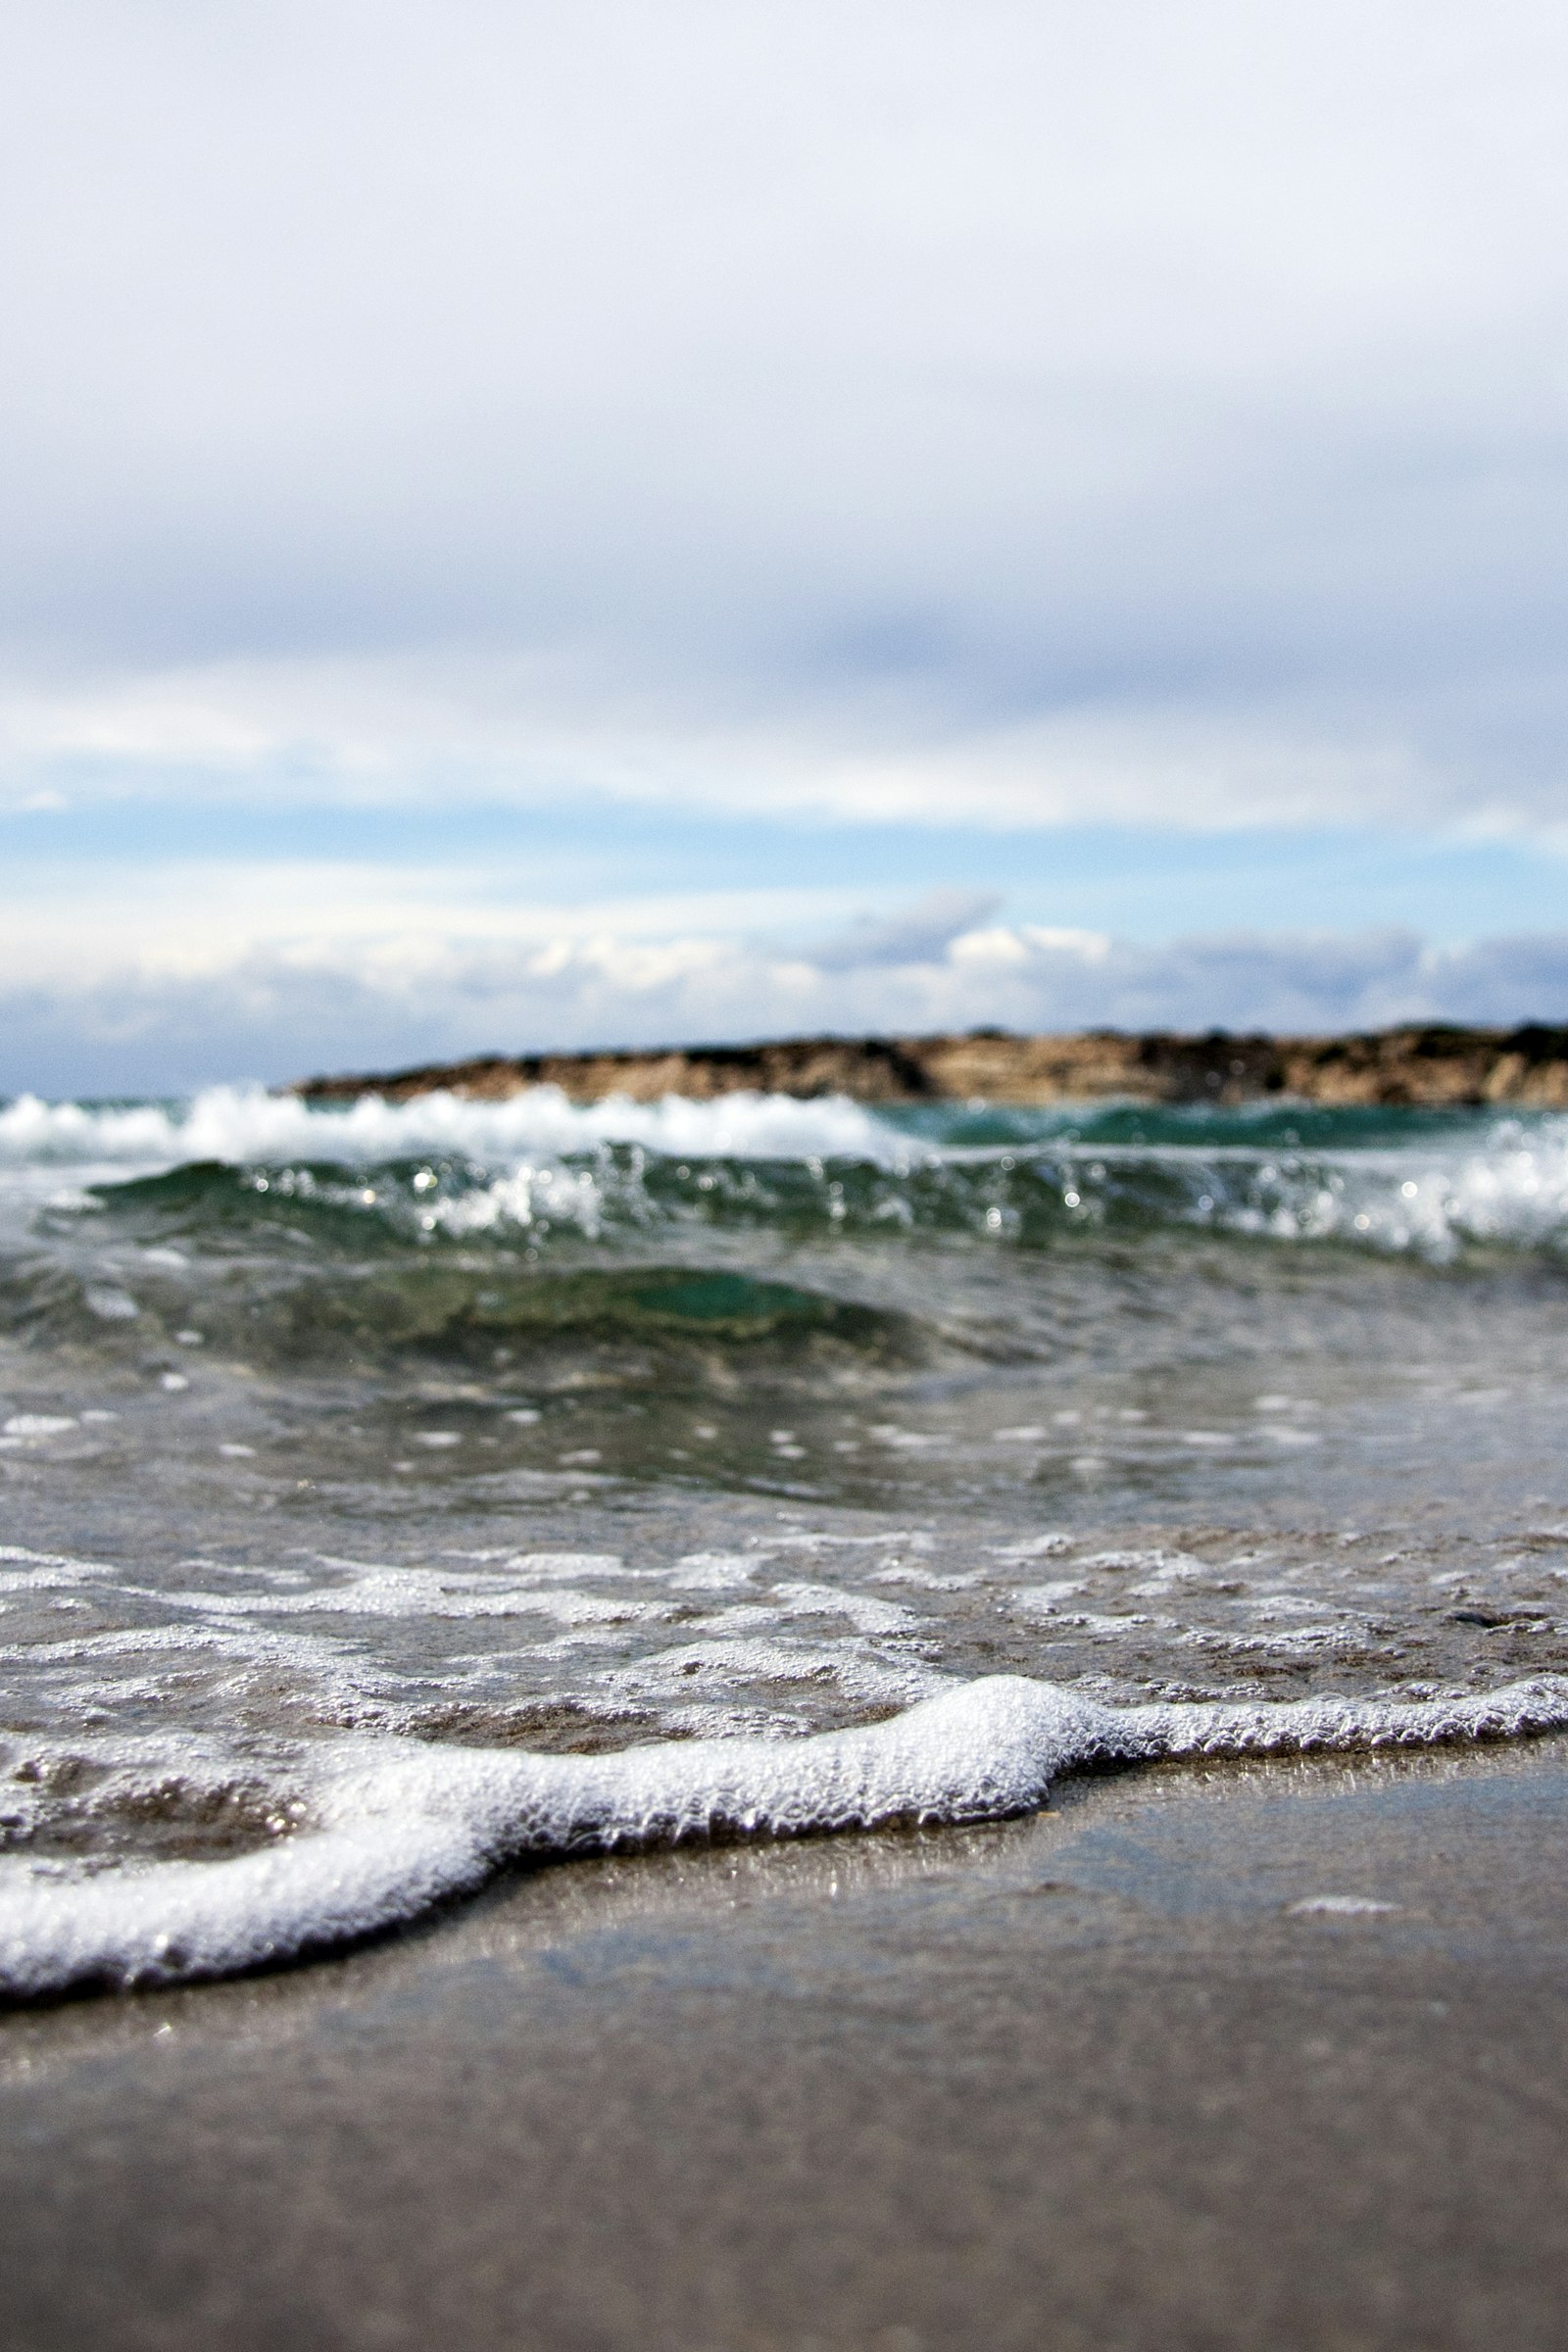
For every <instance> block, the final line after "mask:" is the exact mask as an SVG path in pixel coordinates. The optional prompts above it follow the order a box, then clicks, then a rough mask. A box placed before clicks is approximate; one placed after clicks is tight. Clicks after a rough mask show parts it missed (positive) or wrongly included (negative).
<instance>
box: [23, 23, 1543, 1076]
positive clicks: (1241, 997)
mask: <svg viewBox="0 0 1568 2352" xmlns="http://www.w3.org/2000/svg"><path fill="white" fill-rule="evenodd" d="M1565 198H1568V18H1565V17H1564V15H1563V13H1562V11H1561V10H1560V8H1552V7H1547V6H1545V5H1541V4H1538V0H1494V5H1493V6H1491V7H1490V8H1489V9H1487V10H1486V11H1482V10H1478V9H1476V8H1475V7H1474V6H1472V5H1465V6H1462V7H1461V6H1456V5H1450V4H1449V0H1422V4H1421V5H1419V6H1417V5H1413V4H1406V0H1382V4H1378V0H1374V4H1373V5H1370V6H1369V5H1367V0H1358V4H1357V5H1356V6H1354V7H1351V6H1348V5H1341V0H1311V4H1310V5H1299V4H1298V0H1276V4H1274V5H1270V6H1269V7H1267V8H1259V7H1257V6H1256V4H1255V0H1245V4H1244V0H1100V4H1099V5H1097V6H1096V7H1095V8H1093V9H1087V8H1084V7H1083V6H1082V5H1074V6H1071V7H1069V6H1066V5H1060V4H1058V0H1028V4H1027V5H1014V4H1013V0H966V5H964V6H963V7H961V8H960V7H959V6H957V5H956V4H949V5H943V6H936V5H929V4H928V0H899V5H896V6H895V5H891V4H888V0H833V4H832V5H827V4H825V0H788V4H787V5H785V4H782V0H747V5H746V7H745V8H736V7H734V6H733V5H725V6H719V5H717V0H661V5H659V6H657V7H655V6H652V5H649V4H648V0H643V4H642V5H619V4H615V0H574V5H573V6H572V7H570V8H564V7H551V8H545V7H542V6H536V5H532V4H530V0H506V4H505V5H500V4H496V5H492V4H491V0H444V5H443V6H442V7H441V8H440V9H439V10H436V9H431V8H429V7H428V6H424V5H420V6H413V5H409V4H407V0H373V4H372V0H309V5H305V4H302V0H266V4H265V5H263V4H262V0H225V4H224V5H222V6H218V5H216V4H211V5H209V4H204V0H122V4H120V5H114V4H111V0H52V5H51V6H50V7H49V8H48V9H33V10H15V11H12V12H9V14H8V16H7V18H6V21H5V24H4V26H3V27H0V202H3V204H4V207H5V218H6V220H7V222H8V234H7V235H6V236H5V237H4V238H3V239H0V319H3V321H4V326H3V330H0V332H3V336H4V346H5V365H4V367H3V368H0V437H3V440H0V445H3V447H4V449H5V452H6V456H7V461H8V462H7V463H6V465H5V466H3V468H0V546H3V548H4V550H5V555H6V561H5V563H4V564H3V565H0V918H3V919H0V1090H9V1091H18V1090H22V1089H33V1090H36V1091H39V1092H42V1093H45V1094H66V1093H73V1092H89V1093H97V1094H128V1093H138V1092H143V1091H159V1092H164V1091H177V1090H180V1089H183V1088H186V1087H192V1086H196V1085H200V1084H203V1083H207V1082H210V1081H212V1080H216V1079H225V1078H244V1077H256V1078H263V1079H268V1080H275V1079H282V1078H287V1077H289V1076H293V1075H299V1074H303V1073H305V1072H307V1071H315V1070H322V1069H342V1068H363V1067H386V1066H395V1065H397V1064H399V1063H409V1062H413V1061H417V1060H423V1059H427V1058H431V1057H437V1056H445V1055H450V1054H465V1053H470V1052H475V1051H484V1050H502V1051H527V1050H533V1049H537V1048H541V1047H570V1046H587V1045H600V1044H630V1045H636V1044H647V1043H658V1042H666V1041H696V1040H700V1039H705V1038H711V1039H720V1038H732V1039H733V1038H741V1037H750V1036H760V1035H765V1034H780V1033H789V1032H795V1031H800V1030H839V1031H850V1032H853V1031H858V1030H863V1029H868V1028H891V1029H902V1030H929V1029H935V1028H949V1027H962V1026H969V1025H973V1024H976V1023H982V1022H995V1023H1000V1024H1003V1025H1005V1026H1008V1027H1016V1028H1037V1027H1039V1028H1049V1027H1072V1026H1078V1025H1086V1024H1091V1023H1099V1022H1111V1023H1115V1024H1116V1025H1119V1026H1127V1027H1146V1026H1172V1027H1208V1026H1210V1025H1215V1024H1218V1025H1224V1026H1228V1027H1231V1028H1242V1029H1245V1028H1250V1027H1275V1028H1289V1029H1295V1030H1316V1029H1337V1028H1343V1027H1347V1026H1371V1025H1376V1024H1378V1023H1381V1022H1385V1021H1392V1020H1397V1019H1404V1018H1418V1017H1419V1018H1426V1017H1449V1018H1457V1019H1477V1020H1496V1021H1514V1020H1519V1019H1524V1018H1545V1019H1558V1020H1563V1019H1568V905H1565V894H1564V883H1565V881H1568V774H1565V767H1568V653H1565V648H1568V632H1565V620H1568V610H1565V597H1564V585H1565V572H1568V556H1565V552H1564V551H1565V549H1568V535H1565V529H1564V525H1565V522H1568V466H1565V455H1568V433H1565V424H1568V240H1565V239H1564V237H1563V235H1562V222H1563V220H1564V218H1565Z"/></svg>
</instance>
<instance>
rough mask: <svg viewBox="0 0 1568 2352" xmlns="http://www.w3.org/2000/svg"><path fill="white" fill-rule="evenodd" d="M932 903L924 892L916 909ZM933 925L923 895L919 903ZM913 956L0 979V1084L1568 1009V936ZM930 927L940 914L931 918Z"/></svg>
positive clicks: (599, 959)
mask: <svg viewBox="0 0 1568 2352" xmlns="http://www.w3.org/2000/svg"><path fill="white" fill-rule="evenodd" d="M916 912H917V913H918V910H916ZM924 919H925V920H926V922H927V924H928V926H929V922H930V917H929V911H927V914H926V916H925V918H924ZM918 928H919V924H918V921H917V920H914V919H911V922H910V926H909V937H910V952H909V954H908V956H907V959H906V960H904V961H890V960H888V958H887V956H886V953H885V949H886V944H887V943H886V939H885V937H883V938H879V937H878V936H877V935H875V934H874V933H869V932H868V935H867V939H866V948H867V953H866V956H865V958H864V960H861V961H858V962H857V961H854V960H852V958H851V956H850V954H849V952H848V951H847V950H846V947H845V943H844V941H843V940H842V939H841V941H840V942H839V943H838V945H837V949H836V952H835V955H834V956H833V957H832V958H830V959H820V958H818V959H813V958H812V957H810V956H807V955H802V954H800V953H793V952H790V951H787V950H783V949H780V948H778V947H776V946H775V947H770V946H769V945H768V944H767V943H766V942H765V941H763V942H758V941H750V942H749V941H747V940H744V939H740V938H736V937H733V936H731V937H722V936H717V935H714V934H707V935H687V936H684V937H674V938H668V939H662V940H637V939H632V938H627V937H625V936H616V935H614V934H612V933H608V932H599V933H582V934H577V935H575V936H571V937H561V938H557V939H554V940H549V941H543V942H532V943H523V944H520V945H519V944H517V943H514V942H505V941H498V942H494V943H491V944H490V945H489V946H488V947H485V946H482V945H477V944H474V943H468V944H466V945H463V946H448V947H446V948H445V949H442V948H441V947H439V946H438V945H437V944H435V943H432V942H430V941H428V940H426V941H419V942H415V943H412V944H411V943H407V942H404V943H400V942H397V941H394V940H385V941H380V942H371V943H365V944H363V945H361V946H358V947H355V948H352V949H347V950H345V949H344V948H342V947H341V946H340V947H338V948H335V949H333V950H331V951H329V952H327V951H312V950H310V949H308V948H303V947H301V948H296V949H294V950H292V951H290V952H287V953H280V952H278V951H276V950H264V951H255V952H251V953H249V954H247V955H244V956H238V957H236V958H235V959H233V960H232V961H231V962H230V963H229V965H228V966H227V967H226V968H224V969H222V970H219V971H208V972H204V973H202V974H200V975H191V974H182V973H178V972H172V971H170V970H169V969H167V968H157V967H154V966H152V965H148V964H143V965H141V966H140V967H128V968H125V969H123V970H122V971H120V972H118V973H116V974H114V975H113V976H112V977H111V976H100V977H96V978H93V979H91V980H86V979H84V980H82V981H81V982H80V983H79V984H78V985H76V986H74V987H73V988H65V987H60V986H56V987H53V988H51V989H47V990H43V989H28V988H27V987H25V985H20V984H19V983H18V982H17V981H16V980H12V981H11V982H10V983H8V984H6V985H4V986H3V987H0V1040H3V1045H0V1085H3V1086H6V1087H9V1088H11V1089H14V1090H18V1089H22V1088H31V1089H38V1090H42V1091H45V1092H53V1093H65V1092H83V1091H88V1092H90V1091H99V1092H114V1093H123V1092H126V1091H134V1090H136V1089H138V1088H143V1089H152V1090H163V1089H167V1088H177V1087H181V1086H189V1085H195V1084H198V1083H202V1082H205V1081H208V1080H212V1079H219V1078H231V1077H234V1076H236V1075H238V1074H241V1073H245V1072H249V1073H251V1074H255V1075H260V1076H264V1077H268V1078H285V1077H289V1076H297V1075H301V1074H303V1073H305V1072H307V1071H312V1070H320V1069H333V1068H337V1069H344V1068H350V1069H352V1068H359V1069H365V1068H375V1067H382V1068H385V1067H397V1066H403V1065H407V1064H409V1063H411V1062H413V1061H417V1060H421V1059H430V1058H440V1057H445V1056H455V1055H459V1054H470V1053H475V1052H482V1051H502V1052H526V1051H533V1050H537V1049H539V1048H542V1047H557V1048H572V1047H579V1046H596V1045H634V1046H635V1045H657V1044H668V1043H671V1042H680V1041H689V1040H693V1039H711V1040H715V1041H719V1040H735V1039H742V1038H748V1037H758V1036H767V1035H779V1034H790V1033H802V1032H806V1033H815V1032H821V1031H836V1032H839V1033H841V1034H859V1033H862V1032H867V1031H881V1032H888V1031H893V1032H904V1033H910V1032H921V1031H931V1030H943V1029H961V1028H969V1027H975V1026H979V1025H982V1024H1001V1025H1004V1026H1006V1027H1009V1028H1013V1029H1020V1030H1033V1029H1073V1028H1082V1027H1091V1026H1101V1025H1108V1026H1113V1027H1117V1028H1128V1029H1142V1028H1153V1027H1162V1028H1176V1029H1194V1030H1201V1029H1205V1028H1208V1027H1211V1026H1216V1025H1218V1026H1224V1027H1228V1028H1232V1029H1253V1028H1266V1029H1275V1030H1294V1031H1327V1030H1341V1029H1348V1028H1352V1029H1353V1028H1371V1027H1377V1026H1379V1025H1382V1024H1385V1023H1387V1022H1390V1021H1395V1020H1402V1019H1435V1018H1452V1019H1460V1020H1482V1021H1488V1020H1490V1021H1503V1022H1507V1021H1516V1020H1521V1019H1529V1018H1545V1019H1557V1020H1563V1019H1568V934H1556V935H1552V936H1544V937H1540V938H1534V939H1514V940H1493V941H1482V942H1480V943H1477V944H1474V945H1471V946H1466V947H1457V948H1453V947H1450V948H1443V949H1434V948H1430V947H1428V946H1426V945H1425V944H1424V943H1423V942H1422V941H1421V939H1420V938H1419V937H1418V936H1416V935H1415V934H1413V933H1410V932H1406V931H1383V932H1369V933H1366V934H1363V935H1361V936H1358V937H1332V936H1295V937H1293V936H1290V935H1279V936H1273V937H1267V938H1264V937H1258V936H1243V935H1238V936H1234V937H1230V938H1206V939H1188V940H1177V941H1175V942H1172V943H1170V944H1168V945H1166V946H1161V947H1148V946H1135V945H1132V944H1129V943H1127V942H1122V941H1115V940H1110V939H1107V938H1104V937H1103V936H1101V935H1099V934H1096V933H1092V932H1081V933H1071V932H1067V933H1063V932H1053V931H1045V930H1042V929H1040V928H1038V927H1031V926H1019V927H1009V926H1005V925H1000V924H989V925H986V926H985V927H983V928H981V929H979V930H974V931H969V932H960V933H959V934H957V936H956V937H954V938H951V939H948V940H946V941H942V940H940V939H939V938H937V937H936V936H934V935H933V936H928V937H927V938H926V939H925V941H924V943H923V944H921V943H919V942H918V941H917V939H916V933H917V931H918ZM937 929H940V925H938V926H937Z"/></svg>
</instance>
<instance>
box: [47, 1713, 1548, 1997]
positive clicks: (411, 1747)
mask: <svg viewBox="0 0 1568 2352" xmlns="http://www.w3.org/2000/svg"><path fill="white" fill-rule="evenodd" d="M1565 1726H1568V1682H1564V1681H1562V1680H1552V1679H1550V1678H1546V1679H1543V1680H1542V1681H1539V1682H1535V1683H1518V1684H1513V1685H1510V1686H1509V1687H1507V1688H1506V1689H1503V1690H1499V1691H1493V1692H1491V1693H1489V1694H1488V1695H1486V1696H1484V1697H1453V1698H1436V1699H1427V1700H1403V1701H1397V1700H1387V1699H1368V1700H1351V1699H1337V1698H1318V1699H1309V1700H1300V1701H1295V1702H1290V1703H1285V1704H1275V1705H1270V1704H1267V1703H1232V1704H1225V1703H1218V1702H1214V1703H1190V1704H1181V1705H1164V1706H1142V1707H1129V1708H1113V1707H1106V1706H1102V1705H1099V1704H1098V1703H1096V1702H1095V1701H1093V1700H1091V1699H1089V1698H1086V1697H1085V1696H1083V1695H1082V1694H1081V1693H1080V1692H1077V1691H1067V1690H1063V1689H1061V1688H1059V1687H1056V1686H1054V1685H1052V1684H1049V1683H1042V1682H1032V1681H1027V1680H1025V1679H1023V1678H1021V1677H1011V1676H995V1677H990V1678H987V1679H986V1680H983V1681H980V1682H975V1683H970V1684H966V1685H963V1686H961V1687H960V1688H958V1689H956V1690H950V1691H944V1692H942V1693H941V1694H940V1695H938V1696H936V1697H933V1698H930V1699H928V1700H926V1701H924V1702H923V1703H921V1704H918V1705H916V1706H913V1707H910V1708H909V1709H908V1710H907V1712H906V1713H904V1714H903V1715H900V1716H896V1717H894V1718H893V1719H892V1720H891V1721H888V1722H885V1723H881V1724H876V1725H873V1726H871V1727H870V1728H869V1729H864V1730H859V1731H852V1732H838V1733H827V1734H822V1735H820V1736H818V1737H816V1738H814V1739H807V1740H752V1739H735V1740H691V1741H675V1742H672V1743H671V1742H666V1743H664V1744H662V1745H659V1746H653V1747H645V1748H629V1749H624V1750H622V1751H621V1752H620V1753H618V1754H613V1755H608V1756H542V1755H518V1754H514V1753H509V1752H506V1751H503V1750H499V1749H491V1750H475V1749H466V1750H462V1749H454V1748H443V1747H432V1746H420V1745H419V1744H418V1743H417V1742H415V1741H409V1740H381V1741H366V1740H357V1741H345V1742H342V1743H340V1744H338V1745H337V1746H336V1747H333V1748H329V1749H325V1750H318V1751H316V1752H315V1753H314V1754H310V1753H305V1752H301V1753H300V1754H298V1755H296V1756H295V1757H294V1758H293V1759H292V1760H291V1769H292V1785H291V1788H290V1790H289V1793H288V1798H287V1802H288V1804H289V1807H290V1812H289V1818H290V1819H291V1820H294V1819H301V1820H303V1823H304V1825H305V1826H303V1827H301V1828H299V1829H297V1830H294V1831H293V1832H292V1833H291V1834H289V1835H286V1836H282V1837H278V1838H276V1839H275V1841H274V1842H273V1843H272V1844H271V1845H270V1846H269V1847H268V1848H267V1849H266V1850H263V1851H253V1852H247V1853H241V1854H236V1855H234V1856H233V1857H232V1858H230V1859H225V1860H221V1861H211V1862H191V1861H174V1862H158V1863H151V1864H143V1865H139V1866H134V1865H133V1866H129V1867H124V1868H121V1869H114V1868H110V1869H101V1870H99V1871H97V1872H96V1873H94V1874H80V1873H78V1874H76V1875H72V1874H71V1873H70V1872H69V1871H65V1872H62V1870H61V1869H60V1868H59V1866H55V1867H53V1868H48V1869H40V1868H39V1867H37V1866H35V1865H32V1864H29V1863H28V1862H27V1861H25V1860H15V1859H14V1860H8V1861H7V1862H5V1863H4V1865H3V1866H0V1985H3V1986H4V1987H5V1988H6V1989H7V1990H9V1991H10V1992H12V1993H13V1994H22V1995H26V1994H38V1993H44V1992H51V1991H58V1990H61V1989H63V1988H65V1987H67V1986H69V1985H83V1984H100V1985H136V1984H156V1983H170V1982H173V1981H177V1980H179V1979H186V1978H193V1977H212V1976H222V1975H228V1974H232V1973H234V1972H235V1971H237V1970H241V1969H246V1968H254V1967H257V1966H259V1965H262V1964H265V1963H269V1962H276V1961H278V1960H283V1959H289V1958H293V1957H296V1956H297V1955H299V1954H301V1953H305V1952H309V1951H311V1950H313V1949H320V1948H323V1947H325V1946H329V1945H331V1944H335V1943H342V1942H344V1941H347V1940H349V1939H351V1938H353V1937H356V1936H365V1935H367V1934H369V1933H371V1932H372V1931H374V1930H375V1929H378V1928H384V1927H388V1926H391V1925H393V1924H394V1923H396V1922H398V1921H402V1920H407V1919H411V1918H413V1917H415V1916H417V1914H418V1913H419V1912H420V1911H422V1910H424V1909H426V1908H428V1907H429V1906H430V1905H431V1904H432V1903H434V1902H437V1901H439V1900H440V1899H441V1898H442V1897H444V1896H449V1895H452V1894H456V1893H460V1892H462V1891H464V1890H465V1889H466V1888H469V1887H474V1886H476V1885H477V1884H478V1883H479V1881H480V1880H481V1879H483V1878H484V1877H485V1876H486V1875H487V1874H488V1873H489V1872H490V1871H492V1870H494V1869H496V1868H497V1867H498V1866H499V1865H501V1864H502V1863H504V1862H506V1861H508V1860H510V1859H515V1858H516V1857H519V1856H523V1855H529V1854H532V1855H569V1854H579V1853H589V1852H606V1851H627V1850H635V1849H637V1848H639V1847H649V1846H655V1845H667V1844H673V1843H677V1842H679V1841H681V1840H684V1839H690V1838H712V1837H715V1836H737V1837H798V1836H802V1835H805V1834H807V1833H811V1832H815V1833H824V1832H833V1831H847V1830H853V1829H861V1830H864V1829H872V1828H875V1827H877V1826H878V1825H880V1824H885V1823H890V1822H900V1821H920V1822H927V1823H935V1822H964V1821H980V1820H989V1819H996V1818H999V1817H1002V1816H1005V1815H1006V1814H1010V1813H1019V1812H1023V1811H1027V1810H1029V1809H1032V1808H1033V1807H1035V1806H1038V1805H1039V1804H1040V1803H1042V1801H1043V1800H1044V1798H1045V1796H1046V1794H1047V1791H1048V1790H1049V1789H1050V1787H1051V1784H1052V1782H1053V1781H1054V1780H1055V1779H1056V1778H1058V1777H1059V1776H1060V1775H1061V1774H1062V1773H1064V1772H1068V1771H1071V1770H1073V1769H1075V1768H1077V1767H1082V1766H1085V1765H1089V1764H1093V1763H1096V1762H1101V1761H1112V1760H1115V1761H1123V1762H1135V1761H1140V1760H1152V1759H1153V1758H1156V1757H1159V1756H1172V1755H1193V1754H1208V1755H1214V1754H1246V1753H1273V1752H1280V1751H1288V1750H1300V1749H1307V1748H1351V1747H1359V1746H1380V1745H1415V1744H1430V1743H1432V1742H1435V1741H1439V1740H1475V1739H1486V1738H1504V1737H1513V1736H1518V1735H1520V1734H1522V1733H1526V1732H1531V1731H1542V1730H1547V1729H1553V1730H1555V1729H1562V1728H1564V1727H1565ZM1315 1899H1316V1904H1317V1906H1319V1907H1321V1908H1322V1909H1324V1910H1325V1911H1328V1910H1338V1909H1344V1908H1348V1901H1347V1898H1343V1897H1338V1896H1333V1895H1330V1896H1326V1897H1319V1898H1315Z"/></svg>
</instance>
